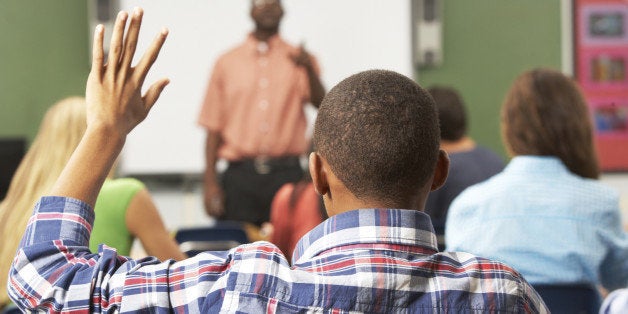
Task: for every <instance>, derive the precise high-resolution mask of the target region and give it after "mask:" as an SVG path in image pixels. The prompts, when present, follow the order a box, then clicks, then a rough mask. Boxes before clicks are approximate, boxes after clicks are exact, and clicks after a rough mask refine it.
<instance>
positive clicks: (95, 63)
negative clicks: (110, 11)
mask: <svg viewBox="0 0 628 314" xmlns="http://www.w3.org/2000/svg"><path fill="white" fill-rule="evenodd" d="M104 33H105V32H104V27H103V26H102V24H98V26H96V30H95V31H94V43H93V44H92V73H93V74H94V75H96V77H98V79H100V78H101V77H102V71H103V69H102V66H103V64H102V62H103V59H104V55H105V54H104V52H103V48H102V45H103V43H102V42H103V37H104Z"/></svg>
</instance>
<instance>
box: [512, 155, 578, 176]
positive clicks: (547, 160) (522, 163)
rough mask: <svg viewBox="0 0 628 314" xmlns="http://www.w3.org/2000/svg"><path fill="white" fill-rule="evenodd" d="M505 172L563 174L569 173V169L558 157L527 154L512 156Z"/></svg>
mask: <svg viewBox="0 0 628 314" xmlns="http://www.w3.org/2000/svg"><path fill="white" fill-rule="evenodd" d="M504 172H513V173H526V174H530V173H542V174H548V173H553V174H563V173H568V172H569V170H567V167H565V165H564V164H563V162H562V161H561V160H560V159H559V158H558V157H555V156H532V155H525V156H516V157H514V158H512V159H511V160H510V162H509V163H508V165H507V166H506V168H504Z"/></svg>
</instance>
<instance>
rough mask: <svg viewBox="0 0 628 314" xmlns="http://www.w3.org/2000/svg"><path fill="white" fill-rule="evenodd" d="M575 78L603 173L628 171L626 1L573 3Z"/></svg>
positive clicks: (586, 0)
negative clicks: (590, 123)
mask: <svg viewBox="0 0 628 314" xmlns="http://www.w3.org/2000/svg"><path fill="white" fill-rule="evenodd" d="M574 3H575V18H574V21H575V27H574V29H575V47H574V56H575V62H576V64H575V66H576V71H575V74H576V79H577V81H578V83H579V84H580V86H581V87H582V90H583V92H584V95H585V97H586V99H587V102H588V104H589V108H590V111H591V116H592V119H593V125H594V130H595V141H596V148H597V152H598V156H599V159H600V166H601V168H602V170H604V171H626V170H628V2H626V1H623V0H576V1H575V2H574Z"/></svg>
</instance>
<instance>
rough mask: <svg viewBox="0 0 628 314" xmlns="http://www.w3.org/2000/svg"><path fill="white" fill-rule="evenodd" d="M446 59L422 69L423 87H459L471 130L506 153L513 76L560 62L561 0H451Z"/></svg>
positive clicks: (447, 11)
mask: <svg viewBox="0 0 628 314" xmlns="http://www.w3.org/2000/svg"><path fill="white" fill-rule="evenodd" d="M442 3H443V5H444V8H443V10H444V12H443V14H444V25H443V51H444V63H443V64H442V66H439V67H437V68H433V69H420V70H418V71H417V75H418V78H419V82H420V83H421V84H422V85H423V86H429V85H432V84H447V85H452V86H454V87H455V88H457V89H459V90H460V92H461V94H462V97H463V98H464V100H465V102H466V104H467V107H468V111H469V119H470V130H469V131H470V134H471V136H472V137H474V138H475V139H476V140H477V141H478V142H480V143H481V144H484V145H486V146H489V147H490V148H492V149H494V150H496V151H497V152H499V153H501V154H502V155H504V156H505V151H504V148H503V146H502V143H501V138H500V134H499V108H500V106H501V102H502V99H503V96H504V95H505V93H506V91H507V90H508V87H509V86H510V84H511V83H512V81H513V80H514V78H515V77H516V76H517V75H518V74H519V73H520V72H522V71H523V70H525V69H528V68H530V67H535V66H549V67H553V68H555V69H560V67H561V29H560V25H561V24H560V23H561V21H560V1H559V0H551V1H547V0H526V1H518V0H473V1H468V0H446V1H442Z"/></svg>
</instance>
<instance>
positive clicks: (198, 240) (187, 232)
mask: <svg viewBox="0 0 628 314" xmlns="http://www.w3.org/2000/svg"><path fill="white" fill-rule="evenodd" d="M174 238H175V240H176V241H177V242H178V243H179V248H180V249H181V251H182V252H184V253H186V254H187V255H188V256H190V257H192V256H194V255H196V254H198V253H201V252H204V251H225V250H229V249H232V248H234V247H236V246H238V245H240V244H245V243H249V238H248V236H247V234H246V231H245V230H244V227H243V226H242V224H240V223H238V222H232V221H217V222H216V224H215V225H213V226H208V227H195V228H183V229H179V230H177V232H176V233H175V236H174Z"/></svg>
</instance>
